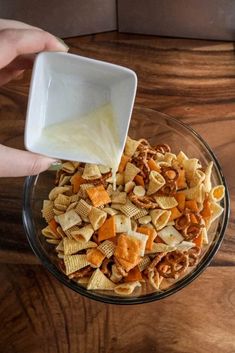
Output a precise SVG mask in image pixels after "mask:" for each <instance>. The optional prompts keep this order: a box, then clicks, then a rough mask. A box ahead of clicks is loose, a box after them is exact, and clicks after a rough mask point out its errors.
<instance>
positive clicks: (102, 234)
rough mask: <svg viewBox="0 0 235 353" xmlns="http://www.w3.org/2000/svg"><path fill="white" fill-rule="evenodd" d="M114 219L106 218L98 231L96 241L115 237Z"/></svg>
mask: <svg viewBox="0 0 235 353" xmlns="http://www.w3.org/2000/svg"><path fill="white" fill-rule="evenodd" d="M115 235H116V232H115V218H114V216H112V217H110V218H108V219H107V220H106V221H105V222H104V223H103V224H102V226H101V227H100V228H99V230H98V240H99V241H102V240H106V239H110V238H113V237H115Z"/></svg>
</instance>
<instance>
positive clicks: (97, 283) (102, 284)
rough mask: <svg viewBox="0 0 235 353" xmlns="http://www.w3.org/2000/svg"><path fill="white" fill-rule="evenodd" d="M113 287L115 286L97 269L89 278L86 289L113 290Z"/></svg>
mask: <svg viewBox="0 0 235 353" xmlns="http://www.w3.org/2000/svg"><path fill="white" fill-rule="evenodd" d="M114 287H115V284H114V283H113V282H112V281H110V280H109V279H108V278H107V277H106V276H105V275H104V274H103V272H101V271H100V269H99V268H97V269H96V270H95V271H94V272H93V273H92V275H91V278H90V280H89V282H88V285H87V289H88V290H94V289H100V290H113V289H114Z"/></svg>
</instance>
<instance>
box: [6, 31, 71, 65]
mask: <svg viewBox="0 0 235 353" xmlns="http://www.w3.org/2000/svg"><path fill="white" fill-rule="evenodd" d="M0 47H1V56H0V69H2V68H3V67H5V66H7V65H8V64H9V63H10V62H12V60H14V59H15V58H16V57H17V56H19V55H23V54H34V53H38V52H41V51H65V52H66V51H68V47H67V46H66V45H64V44H62V43H61V42H60V41H59V40H58V39H57V38H56V37H54V36H53V35H52V34H50V33H48V32H45V31H42V30H39V29H4V30H2V31H0Z"/></svg>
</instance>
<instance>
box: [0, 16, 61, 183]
mask: <svg viewBox="0 0 235 353" xmlns="http://www.w3.org/2000/svg"><path fill="white" fill-rule="evenodd" d="M0 48H1V53H0V85H3V84H5V83H7V82H9V81H11V80H13V79H16V78H17V77H18V76H20V75H22V73H23V72H24V70H25V69H29V68H31V67H32V64H33V60H34V57H35V54H36V53H39V52H41V51H64V52H66V51H68V47H67V46H66V45H65V44H63V43H62V42H61V41H60V40H59V39H57V38H56V37H54V36H53V35H52V34H50V33H48V32H45V31H43V30H41V29H39V28H36V27H32V26H30V25H27V24H25V23H22V22H17V21H11V20H0ZM53 162H55V160H54V159H51V158H48V157H44V156H40V155H38V154H34V153H31V152H27V151H20V150H16V149H13V148H10V147H6V146H3V145H0V177H7V176H9V177H12V176H25V175H35V174H38V173H40V172H42V171H44V170H46V169H48V168H49V166H50V165H51V164H52V163H53Z"/></svg>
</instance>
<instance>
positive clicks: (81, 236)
mask: <svg viewBox="0 0 235 353" xmlns="http://www.w3.org/2000/svg"><path fill="white" fill-rule="evenodd" d="M93 233H94V229H93V227H92V225H91V224H88V225H87V226H84V227H82V228H79V229H78V230H75V231H72V232H71V235H72V237H73V238H74V239H75V240H77V241H79V240H83V241H89V240H90V239H91V237H92V235H93Z"/></svg>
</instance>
